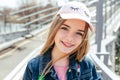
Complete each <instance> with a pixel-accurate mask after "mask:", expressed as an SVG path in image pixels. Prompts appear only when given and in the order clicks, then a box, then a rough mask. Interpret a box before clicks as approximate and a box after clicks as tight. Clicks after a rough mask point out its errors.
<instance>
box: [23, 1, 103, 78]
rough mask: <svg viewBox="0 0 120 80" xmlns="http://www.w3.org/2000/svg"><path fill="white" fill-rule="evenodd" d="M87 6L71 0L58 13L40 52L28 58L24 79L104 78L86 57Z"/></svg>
mask: <svg viewBox="0 0 120 80" xmlns="http://www.w3.org/2000/svg"><path fill="white" fill-rule="evenodd" d="M89 30H90V31H93V27H92V25H91V23H90V13H89V11H88V8H87V7H86V6H85V5H84V4H83V3H81V2H69V3H67V4H66V5H64V6H63V7H62V8H61V9H60V10H59V11H58V13H57V14H56V15H55V18H54V20H53V23H52V25H51V28H50V31H49V34H48V38H47V42H46V44H45V46H44V48H43V50H42V51H41V55H39V56H37V57H36V58H34V59H32V60H30V61H29V63H28V65H27V67H26V70H25V73H24V77H23V80H102V78H101V77H100V75H99V74H98V73H97V72H96V68H95V65H94V64H93V63H92V62H91V60H90V59H89V58H87V57H86V54H87V52H88V48H89V33H88V32H89Z"/></svg>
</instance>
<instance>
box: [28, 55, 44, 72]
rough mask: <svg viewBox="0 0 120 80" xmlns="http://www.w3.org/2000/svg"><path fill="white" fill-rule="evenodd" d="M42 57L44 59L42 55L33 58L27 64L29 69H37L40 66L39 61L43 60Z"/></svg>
mask: <svg viewBox="0 0 120 80" xmlns="http://www.w3.org/2000/svg"><path fill="white" fill-rule="evenodd" d="M41 59H42V56H37V57H35V58H32V59H31V60H30V61H29V62H28V64H27V66H28V67H29V69H30V70H31V71H33V69H36V68H37V67H39V62H40V61H41Z"/></svg>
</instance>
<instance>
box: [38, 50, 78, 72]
mask: <svg viewBox="0 0 120 80" xmlns="http://www.w3.org/2000/svg"><path fill="white" fill-rule="evenodd" d="M51 53H52V48H50V49H49V50H48V51H47V52H46V53H44V54H43V55H41V59H40V64H39V66H40V67H39V72H40V73H42V71H43V70H44V68H45V67H46V65H47V64H48V63H49V61H51V59H52V56H51ZM75 58H76V55H74V54H73V55H71V56H70V57H69V69H74V70H76V71H77V65H78V63H79V61H77V60H75ZM41 65H42V66H41Z"/></svg>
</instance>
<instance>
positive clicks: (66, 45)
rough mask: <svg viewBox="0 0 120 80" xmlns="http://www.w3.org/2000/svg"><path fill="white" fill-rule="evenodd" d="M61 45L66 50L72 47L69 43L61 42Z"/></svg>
mask: <svg viewBox="0 0 120 80" xmlns="http://www.w3.org/2000/svg"><path fill="white" fill-rule="evenodd" d="M62 44H63V45H64V46H65V47H67V48H70V47H72V46H73V44H70V43H68V42H63V41H62Z"/></svg>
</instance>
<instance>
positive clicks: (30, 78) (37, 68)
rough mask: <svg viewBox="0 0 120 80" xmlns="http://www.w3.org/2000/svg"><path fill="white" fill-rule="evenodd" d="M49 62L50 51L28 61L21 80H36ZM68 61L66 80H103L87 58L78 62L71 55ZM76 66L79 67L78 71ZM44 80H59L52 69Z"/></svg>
mask: <svg viewBox="0 0 120 80" xmlns="http://www.w3.org/2000/svg"><path fill="white" fill-rule="evenodd" d="M50 60H51V51H50V50H48V51H47V52H46V53H45V54H43V55H41V56H37V57H36V58H33V59H32V60H30V61H29V62H28V65H27V67H26V70H25V73H24V76H23V80H38V77H39V75H40V74H41V73H42V71H43V69H44V68H45V66H46V65H47V63H48V62H49V61H50ZM69 60H70V63H69V69H68V70H67V73H66V76H67V80H103V79H102V77H101V76H100V74H99V73H97V72H96V68H95V65H94V64H93V63H92V61H91V60H90V59H89V58H87V57H84V58H83V60H82V61H80V62H79V61H77V60H75V55H72V57H71V58H70V59H69ZM78 65H80V69H79V67H78ZM45 80H59V79H58V76H57V74H56V72H55V70H54V68H53V67H52V68H51V70H50V71H49V73H48V74H47V75H46V76H45Z"/></svg>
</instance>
